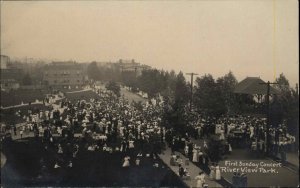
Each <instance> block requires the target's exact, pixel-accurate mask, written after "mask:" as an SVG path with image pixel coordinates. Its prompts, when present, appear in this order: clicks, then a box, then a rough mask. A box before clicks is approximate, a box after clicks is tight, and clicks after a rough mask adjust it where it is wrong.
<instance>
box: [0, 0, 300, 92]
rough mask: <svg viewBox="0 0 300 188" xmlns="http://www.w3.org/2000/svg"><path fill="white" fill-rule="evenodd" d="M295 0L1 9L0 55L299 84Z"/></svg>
mask: <svg viewBox="0 0 300 188" xmlns="http://www.w3.org/2000/svg"><path fill="white" fill-rule="evenodd" d="M298 14H299V12H298V1H297V0H243V1H241V0H212V1H208V0H205V1H204V0H203V1H202V0H199V1H25V2H23V1H15V2H11V1H1V54H3V55H8V56H10V57H12V58H23V57H30V58H46V59H60V60H71V59H72V60H76V61H78V62H90V61H117V60H119V59H135V60H136V61H137V62H140V63H142V64H146V65H150V66H152V67H154V68H158V69H164V70H175V71H176V72H178V71H183V72H184V73H188V72H194V73H197V74H198V75H199V76H203V75H204V74H212V75H213V76H214V78H217V77H220V76H223V75H225V74H226V73H228V72H229V71H230V70H231V71H232V72H233V73H234V75H235V76H236V77H237V79H238V81H241V80H242V79H244V78H245V77H247V76H255V77H260V78H262V79H263V80H265V81H268V80H269V81H274V80H275V78H276V77H278V75H279V74H280V73H283V74H284V75H285V76H286V77H287V78H288V80H289V81H290V84H291V85H293V86H294V85H295V84H296V83H298V78H299V72H298V69H299V53H298V49H299V45H298V43H299V38H298V37H299V36H298Z"/></svg>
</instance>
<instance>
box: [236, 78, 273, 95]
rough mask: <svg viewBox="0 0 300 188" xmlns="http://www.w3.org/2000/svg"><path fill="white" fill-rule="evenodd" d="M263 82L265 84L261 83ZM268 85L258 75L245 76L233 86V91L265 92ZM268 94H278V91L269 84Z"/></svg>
mask: <svg viewBox="0 0 300 188" xmlns="http://www.w3.org/2000/svg"><path fill="white" fill-rule="evenodd" d="M262 83H265V84H262ZM267 90H268V86H267V84H266V82H264V81H263V80H262V79H260V78H259V77H247V78H245V79H244V80H242V81H241V82H240V83H238V84H237V85H236V86H235V89H234V93H241V94H250V95H254V94H263V95H265V94H267ZM270 94H279V91H278V90H277V89H275V88H273V87H272V86H270Z"/></svg>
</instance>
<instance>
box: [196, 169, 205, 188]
mask: <svg viewBox="0 0 300 188" xmlns="http://www.w3.org/2000/svg"><path fill="white" fill-rule="evenodd" d="M195 180H197V184H196V187H197V188H202V187H203V184H204V183H205V174H204V173H203V172H199V175H197V176H196V177H195Z"/></svg>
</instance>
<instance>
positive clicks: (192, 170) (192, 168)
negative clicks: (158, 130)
mask: <svg viewBox="0 0 300 188" xmlns="http://www.w3.org/2000/svg"><path fill="white" fill-rule="evenodd" d="M176 154H178V155H179V156H180V158H181V159H182V160H183V168H187V169H188V172H189V174H190V176H191V178H190V179H186V178H184V179H183V181H184V182H185V183H186V184H187V185H188V186H190V187H195V186H196V183H197V182H196V180H195V177H196V176H197V175H198V174H199V172H200V171H201V170H200V168H199V167H197V166H196V165H194V164H193V163H192V162H191V161H189V164H188V165H185V161H186V160H188V158H186V157H185V156H184V155H182V154H180V153H178V152H177V153H176ZM159 157H160V158H161V159H162V160H163V161H164V163H165V164H167V165H168V166H169V167H170V169H172V170H173V171H174V172H175V173H176V174H178V169H179V167H178V166H171V165H170V158H171V149H170V148H169V147H167V149H166V150H165V151H164V153H162V154H160V155H159ZM205 181H206V183H207V184H208V187H222V186H221V185H220V184H218V183H217V182H215V181H212V180H210V179H209V175H208V174H206V177H205Z"/></svg>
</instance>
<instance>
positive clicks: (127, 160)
mask: <svg viewBox="0 0 300 188" xmlns="http://www.w3.org/2000/svg"><path fill="white" fill-rule="evenodd" d="M129 159H130V157H129V156H126V157H125V158H124V163H123V165H122V167H129V166H130V163H129Z"/></svg>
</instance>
